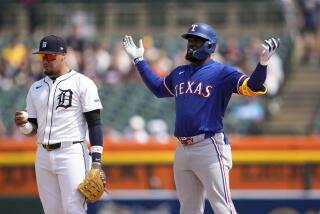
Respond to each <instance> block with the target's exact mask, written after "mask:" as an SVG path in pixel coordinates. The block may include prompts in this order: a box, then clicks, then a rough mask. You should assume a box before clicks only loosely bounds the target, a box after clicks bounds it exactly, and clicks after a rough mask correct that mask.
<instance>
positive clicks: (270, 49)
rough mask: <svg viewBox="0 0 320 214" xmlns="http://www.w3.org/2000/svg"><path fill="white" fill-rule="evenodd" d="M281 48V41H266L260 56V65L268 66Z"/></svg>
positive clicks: (272, 39) (273, 39)
mask: <svg viewBox="0 0 320 214" xmlns="http://www.w3.org/2000/svg"><path fill="white" fill-rule="evenodd" d="M279 46H280V39H279V38H277V39H275V38H271V39H267V40H264V43H263V44H262V47H263V50H262V53H261V56H260V64H261V65H267V64H268V61H269V59H270V57H271V56H272V55H273V54H274V53H275V52H276V50H277V49H278V47H279Z"/></svg>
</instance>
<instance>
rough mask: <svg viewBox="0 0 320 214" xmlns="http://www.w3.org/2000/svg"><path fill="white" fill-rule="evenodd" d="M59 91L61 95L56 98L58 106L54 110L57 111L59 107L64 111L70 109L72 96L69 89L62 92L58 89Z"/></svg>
mask: <svg viewBox="0 0 320 214" xmlns="http://www.w3.org/2000/svg"><path fill="white" fill-rule="evenodd" d="M59 90H60V91H61V93H60V94H59V95H58V96H57V99H58V105H57V107H56V109H58V108H59V107H62V108H65V109H67V108H69V107H71V106H72V105H71V103H72V94H73V92H72V91H71V89H67V90H63V89H61V88H59Z"/></svg>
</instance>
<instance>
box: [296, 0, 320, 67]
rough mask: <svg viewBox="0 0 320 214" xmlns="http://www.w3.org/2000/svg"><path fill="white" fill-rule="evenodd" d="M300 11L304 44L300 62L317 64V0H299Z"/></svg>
mask: <svg viewBox="0 0 320 214" xmlns="http://www.w3.org/2000/svg"><path fill="white" fill-rule="evenodd" d="M299 5H300V10H301V13H302V23H301V27H300V31H301V36H302V38H301V41H302V43H303V46H304V52H303V57H302V63H309V64H318V63H319V50H318V47H317V30H318V29H317V27H318V25H319V21H318V19H319V17H317V16H318V15H319V14H318V7H319V5H320V3H319V1H317V0H299Z"/></svg>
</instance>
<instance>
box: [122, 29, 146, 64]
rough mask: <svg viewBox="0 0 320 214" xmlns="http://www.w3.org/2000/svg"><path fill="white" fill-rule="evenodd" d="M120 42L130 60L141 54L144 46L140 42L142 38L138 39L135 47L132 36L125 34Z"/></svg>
mask: <svg viewBox="0 0 320 214" xmlns="http://www.w3.org/2000/svg"><path fill="white" fill-rule="evenodd" d="M122 44H123V47H124V50H125V51H126V53H127V54H128V56H129V57H130V58H131V59H132V60H135V59H137V58H139V57H142V56H143V53H144V47H143V44H142V39H140V40H139V47H137V46H136V45H135V44H134V42H133V40H132V37H131V36H128V35H125V36H124V37H123V40H122Z"/></svg>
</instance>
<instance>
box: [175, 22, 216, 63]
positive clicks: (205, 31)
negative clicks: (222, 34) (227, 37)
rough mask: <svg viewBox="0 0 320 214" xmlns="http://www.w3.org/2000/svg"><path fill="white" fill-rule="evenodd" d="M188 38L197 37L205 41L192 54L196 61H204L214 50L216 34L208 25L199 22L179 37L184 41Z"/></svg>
mask: <svg viewBox="0 0 320 214" xmlns="http://www.w3.org/2000/svg"><path fill="white" fill-rule="evenodd" d="M190 36H197V37H200V38H203V39H205V40H206V41H205V42H204V43H203V45H202V46H201V47H200V48H198V49H197V50H196V51H195V52H194V53H193V56H194V57H195V58H196V59H199V60H203V59H206V58H207V57H209V56H210V55H211V54H212V53H213V52H214V50H215V49H216V44H217V34H216V32H215V31H214V29H213V28H212V27H211V26H210V25H208V24H205V23H201V22H199V23H194V24H192V25H191V26H190V27H189V29H188V32H187V33H185V34H182V35H181V37H182V38H184V39H188V38H189V37H190Z"/></svg>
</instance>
